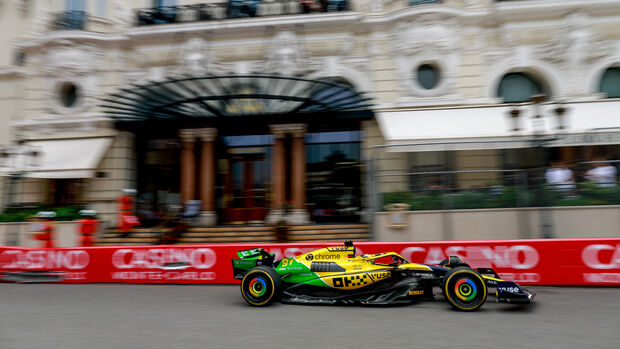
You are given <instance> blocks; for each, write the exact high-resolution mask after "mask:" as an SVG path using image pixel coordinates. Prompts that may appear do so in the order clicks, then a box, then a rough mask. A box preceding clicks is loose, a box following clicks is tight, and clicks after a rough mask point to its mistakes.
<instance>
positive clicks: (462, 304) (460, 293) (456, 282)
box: [441, 267, 487, 311]
mask: <svg viewBox="0 0 620 349" xmlns="http://www.w3.org/2000/svg"><path fill="white" fill-rule="evenodd" d="M443 280H444V281H443V284H442V285H441V290H442V291H443V295H444V297H445V298H446V301H448V303H450V305H451V306H453V307H454V308H455V309H458V310H461V311H475V310H478V309H479V308H480V307H481V306H482V305H483V304H484V302H485V301H486V299H487V287H486V283H485V282H484V279H483V278H482V276H481V275H480V274H479V273H478V272H477V271H475V270H473V269H471V268H468V267H456V268H452V269H451V270H450V271H448V273H446V276H445V277H444V279H443Z"/></svg>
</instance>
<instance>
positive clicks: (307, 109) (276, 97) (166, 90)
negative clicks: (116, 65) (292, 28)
mask: <svg viewBox="0 0 620 349" xmlns="http://www.w3.org/2000/svg"><path fill="white" fill-rule="evenodd" d="M103 101H104V102H105V103H104V104H103V108H104V110H105V112H106V113H107V114H108V115H109V116H110V117H111V118H113V119H116V120H118V121H146V120H170V119H176V120H178V119H184V120H192V119H197V118H209V117H231V116H251V115H265V114H267V115H285V114H312V113H321V112H336V111H351V110H368V109H370V102H369V101H370V98H368V97H365V96H364V95H363V94H361V93H359V92H357V91H355V89H354V88H353V87H352V86H350V85H347V84H343V83H338V82H332V81H324V80H309V79H303V78H296V77H284V76H278V75H226V76H211V75H207V76H202V77H195V76H191V77H190V76H185V77H178V78H167V79H165V80H162V81H151V82H149V83H146V84H141V85H139V84H134V85H131V87H128V88H123V89H121V90H120V92H119V93H114V94H111V95H110V98H106V99H104V100H103Z"/></svg>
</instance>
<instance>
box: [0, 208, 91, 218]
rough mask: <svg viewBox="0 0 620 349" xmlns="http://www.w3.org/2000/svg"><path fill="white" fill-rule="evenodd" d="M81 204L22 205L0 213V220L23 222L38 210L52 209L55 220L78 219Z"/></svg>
mask: <svg viewBox="0 0 620 349" xmlns="http://www.w3.org/2000/svg"><path fill="white" fill-rule="evenodd" d="M83 209H84V207H83V206H50V205H38V206H35V207H22V208H9V209H7V210H5V211H4V212H3V213H0V222H24V221H26V219H27V217H30V216H34V215H36V214H37V212H39V211H53V212H56V218H54V219H55V220H57V221H72V220H75V219H79V218H81V217H80V214H79V212H80V210H83Z"/></svg>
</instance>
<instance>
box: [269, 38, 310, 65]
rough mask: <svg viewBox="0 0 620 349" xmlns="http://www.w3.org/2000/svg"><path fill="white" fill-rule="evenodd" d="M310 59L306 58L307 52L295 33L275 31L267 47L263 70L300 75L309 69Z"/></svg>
mask: <svg viewBox="0 0 620 349" xmlns="http://www.w3.org/2000/svg"><path fill="white" fill-rule="evenodd" d="M310 64H311V61H310V60H308V59H307V54H306V52H305V50H304V48H303V47H302V45H300V44H299V40H298V39H297V36H296V35H295V33H293V32H291V31H282V32H279V33H277V34H276V35H275V36H274V37H273V39H272V41H271V45H270V47H269V52H268V54H267V58H266V61H265V63H264V71H265V72H268V73H275V74H281V75H289V76H293V75H302V74H304V73H307V72H308V71H309V70H310V69H309V66H310Z"/></svg>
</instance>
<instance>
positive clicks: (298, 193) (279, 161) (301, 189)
mask: <svg viewBox="0 0 620 349" xmlns="http://www.w3.org/2000/svg"><path fill="white" fill-rule="evenodd" d="M270 128H271V133H273V135H274V137H275V142H274V147H273V175H272V177H273V205H272V208H271V211H270V212H269V215H267V222H269V223H277V222H279V221H281V220H286V222H287V223H288V224H306V223H308V222H310V219H309V218H310V217H309V215H308V212H307V211H306V207H305V205H306V199H305V197H306V181H305V178H306V154H305V150H304V136H305V134H306V128H307V127H306V125H305V124H280V125H271V126H270ZM287 135H291V136H292V137H293V144H292V154H291V155H292V156H291V159H292V162H293V163H292V167H291V170H292V171H291V182H292V184H293V186H292V188H291V189H292V190H291V192H292V195H293V208H292V210H291V211H289V212H284V210H283V205H284V202H285V197H284V196H285V195H286V185H287V183H286V163H285V161H286V159H285V154H284V137H285V136H287Z"/></svg>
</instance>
